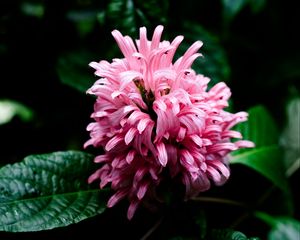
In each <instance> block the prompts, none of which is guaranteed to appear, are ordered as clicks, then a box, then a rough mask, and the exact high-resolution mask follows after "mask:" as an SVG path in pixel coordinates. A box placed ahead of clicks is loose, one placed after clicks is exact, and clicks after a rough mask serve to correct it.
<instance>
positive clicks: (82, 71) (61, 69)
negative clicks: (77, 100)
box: [56, 51, 95, 92]
mask: <svg viewBox="0 0 300 240" xmlns="http://www.w3.org/2000/svg"><path fill="white" fill-rule="evenodd" d="M93 59H95V58H94V56H93V55H92V54H91V53H89V52H87V51H78V52H71V53H68V54H66V55H64V56H61V57H60V58H59V60H58V63H57V66H56V71H57V73H58V76H59V78H60V81H61V82H62V83H64V84H67V85H69V86H70V87H73V88H75V89H77V90H78V91H80V92H86V91H87V90H88V89H89V88H90V87H91V86H92V84H93V83H94V80H95V79H94V78H93V75H91V73H90V67H89V66H88V64H89V63H90V62H91V61H92V60H93Z"/></svg>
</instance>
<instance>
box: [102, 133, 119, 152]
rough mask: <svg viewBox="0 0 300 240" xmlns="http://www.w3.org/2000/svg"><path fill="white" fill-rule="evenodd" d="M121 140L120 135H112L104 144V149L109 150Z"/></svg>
mask: <svg viewBox="0 0 300 240" xmlns="http://www.w3.org/2000/svg"><path fill="white" fill-rule="evenodd" d="M122 141H123V138H122V137H121V136H118V135H117V136H114V137H113V138H112V139H110V140H109V141H108V142H107V144H106V145H105V150H106V151H110V150H111V149H113V148H114V147H115V146H116V145H117V144H119V143H120V142H122Z"/></svg>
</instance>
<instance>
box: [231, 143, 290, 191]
mask: <svg viewBox="0 0 300 240" xmlns="http://www.w3.org/2000/svg"><path fill="white" fill-rule="evenodd" d="M230 163H231V164H237V163H240V164H243V165H245V166H247V167H249V168H252V169H253V170H255V171H257V172H258V173H260V174H262V175H263V176H264V177H266V178H267V179H269V180H270V181H271V182H272V183H273V184H274V185H276V186H277V187H278V188H280V189H281V190H282V191H283V192H286V193H288V192H289V185H288V181H287V179H286V177H285V172H284V167H283V164H282V149H281V148H279V147H278V146H277V145H271V146H266V147H260V148H254V149H252V150H249V151H245V152H243V153H240V154H238V155H234V156H233V157H231V160H230Z"/></svg>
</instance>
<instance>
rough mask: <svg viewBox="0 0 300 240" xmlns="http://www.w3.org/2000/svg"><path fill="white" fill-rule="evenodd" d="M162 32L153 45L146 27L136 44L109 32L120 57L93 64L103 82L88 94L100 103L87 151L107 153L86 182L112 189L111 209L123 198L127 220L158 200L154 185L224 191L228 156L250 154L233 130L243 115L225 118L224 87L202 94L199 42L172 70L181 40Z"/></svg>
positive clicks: (157, 31)
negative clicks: (239, 152)
mask: <svg viewBox="0 0 300 240" xmlns="http://www.w3.org/2000/svg"><path fill="white" fill-rule="evenodd" d="M162 31H163V26H158V27H156V29H155V31H154V34H153V37H152V40H151V41H149V40H148V39H147V33H146V28H145V27H142V28H141V29H140V39H139V40H136V41H135V42H134V41H133V40H132V39H131V38H130V37H128V36H123V35H122V34H121V33H120V32H119V31H117V30H114V31H113V32H112V35H113V37H114V38H115V40H116V42H117V44H118V46H119V48H120V49H121V51H122V53H123V55H124V58H122V59H113V61H112V62H111V63H110V62H107V61H100V62H99V63H97V62H92V63H90V66H91V67H93V68H94V69H95V70H96V71H95V74H96V75H97V76H99V77H100V79H99V80H98V81H96V82H95V84H94V85H93V86H92V87H91V88H90V89H89V90H88V93H89V94H93V95H95V96H96V97H97V99H96V103H95V105H94V113H93V114H92V115H91V117H92V118H93V119H94V122H92V123H90V124H89V125H88V127H87V130H88V131H90V137H91V138H90V140H88V141H87V142H86V143H85V147H86V146H88V145H93V146H94V147H99V148H100V147H101V148H104V150H105V153H104V154H103V155H100V156H97V157H96V158H95V162H96V163H102V166H101V168H100V169H99V170H97V171H96V172H95V173H94V174H92V175H91V176H90V178H89V182H93V181H94V180H98V179H99V180H100V188H103V187H104V186H106V185H107V184H111V188H112V189H113V190H115V191H116V192H115V194H114V195H113V196H112V197H111V198H110V199H109V201H108V204H107V205H108V207H112V206H114V205H115V204H116V203H117V202H119V201H120V200H121V199H123V198H125V197H127V198H128V199H129V201H130V206H129V209H128V213H127V217H128V218H129V219H131V218H132V217H133V215H134V212H135V211H136V209H137V207H138V205H139V204H140V203H141V202H142V201H143V199H147V198H150V199H151V198H155V196H156V188H157V186H158V185H159V184H160V183H161V182H162V181H163V180H164V179H165V178H166V173H167V175H168V176H167V177H169V178H171V179H174V181H175V180H178V179H180V181H181V182H182V184H184V185H185V188H186V194H185V197H186V199H188V198H191V197H193V196H196V195H198V194H199V193H200V192H203V191H206V190H208V189H209V188H210V186H211V183H214V184H216V185H221V184H223V183H224V182H225V181H226V180H227V179H228V177H229V175H230V171H229V168H228V163H227V158H226V156H227V155H228V154H229V153H230V152H232V151H234V150H237V149H239V148H244V147H253V145H254V144H253V143H252V142H249V141H243V140H239V141H234V142H233V141H231V139H232V138H238V139H240V138H242V136H241V134H240V133H239V132H237V131H233V130H231V128H232V127H233V126H234V125H236V124H237V123H239V122H242V121H245V120H247V113H245V112H239V113H235V114H232V113H229V112H226V111H224V108H225V107H227V106H228V99H229V97H230V95H231V92H230V89H229V88H228V87H227V86H226V84H225V83H223V82H221V83H218V84H216V85H215V86H214V87H212V88H211V89H210V90H207V84H208V82H209V78H207V77H205V76H203V75H199V74H196V73H195V72H194V71H193V70H192V69H191V65H192V63H193V61H194V60H195V59H196V58H197V57H199V56H201V54H199V53H197V51H198V50H199V49H200V47H201V46H202V42H200V41H197V42H195V43H194V44H193V45H192V46H191V47H190V48H189V49H188V50H187V51H186V52H185V54H184V55H183V56H182V57H180V58H179V59H177V60H176V61H175V62H174V63H173V57H174V54H175V51H176V49H177V47H178V46H179V44H180V43H181V41H182V40H183V37H182V36H178V37H176V38H175V39H174V40H173V41H172V42H171V43H170V42H169V41H161V35H162Z"/></svg>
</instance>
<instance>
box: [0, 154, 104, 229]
mask: <svg viewBox="0 0 300 240" xmlns="http://www.w3.org/2000/svg"><path fill="white" fill-rule="evenodd" d="M92 166H93V156H92V155H90V154H86V153H83V152H79V151H66V152H54V153H50V154H42V155H32V156H28V157H26V158H25V159H24V160H23V161H22V162H20V163H15V164H13V165H6V166H4V167H2V168H1V169H0V230H2V231H10V232H26V231H40V230H46V229H52V228H57V227H64V226H67V225H69V224H73V223H77V222H79V221H82V220H84V219H87V218H90V217H93V216H95V215H97V214H100V213H102V212H103V211H104V210H105V202H106V200H105V199H106V197H105V196H106V192H105V191H103V190H99V189H91V188H90V187H89V185H88V184H87V178H88V175H89V174H90V173H91V172H92V171H93V170H92Z"/></svg>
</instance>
